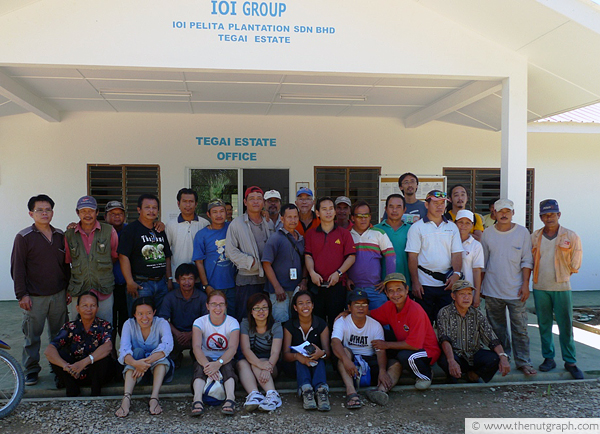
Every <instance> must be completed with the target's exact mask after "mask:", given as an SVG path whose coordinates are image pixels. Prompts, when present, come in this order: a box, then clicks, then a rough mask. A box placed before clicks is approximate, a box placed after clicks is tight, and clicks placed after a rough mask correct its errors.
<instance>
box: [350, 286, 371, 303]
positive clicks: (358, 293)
mask: <svg viewBox="0 0 600 434" xmlns="http://www.w3.org/2000/svg"><path fill="white" fill-rule="evenodd" d="M347 300H348V304H350V303H352V302H353V301H358V300H367V301H369V296H368V295H367V291H365V290H363V289H355V290H354V291H351V292H349V293H348V297H347Z"/></svg>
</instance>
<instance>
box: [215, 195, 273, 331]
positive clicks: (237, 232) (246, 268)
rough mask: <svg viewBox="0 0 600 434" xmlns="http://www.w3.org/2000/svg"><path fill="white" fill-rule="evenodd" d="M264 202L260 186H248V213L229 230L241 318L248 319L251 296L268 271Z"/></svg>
mask: <svg viewBox="0 0 600 434" xmlns="http://www.w3.org/2000/svg"><path fill="white" fill-rule="evenodd" d="M264 204H265V201H264V198H263V191H262V189H261V188H260V187H257V186H255V185H254V186H252V187H248V188H247V189H246V191H245V193H244V205H245V206H246V212H245V213H244V214H242V215H241V216H238V217H236V218H234V219H233V221H232V222H231V223H230V224H229V228H228V229H227V238H226V240H225V254H226V255H227V257H228V258H229V259H230V260H231V262H233V264H234V265H235V266H236V267H237V269H238V273H237V276H236V278H235V286H236V288H235V314H234V315H233V316H234V317H235V318H236V319H237V320H238V321H241V320H242V318H245V317H246V315H247V313H246V303H247V301H248V298H249V297H250V296H251V295H253V294H256V293H258V292H262V291H263V290H264V287H265V281H266V278H265V271H264V269H263V267H262V263H261V258H262V255H263V250H264V247H265V244H266V243H267V240H268V239H269V237H270V236H271V233H272V231H271V227H270V225H269V222H267V220H266V219H265V218H264V217H263V216H262V210H263V206H264Z"/></svg>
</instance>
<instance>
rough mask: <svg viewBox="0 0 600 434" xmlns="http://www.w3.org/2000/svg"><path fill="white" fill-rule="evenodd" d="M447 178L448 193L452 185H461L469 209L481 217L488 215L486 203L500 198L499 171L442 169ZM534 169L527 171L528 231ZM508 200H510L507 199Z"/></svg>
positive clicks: (530, 228)
mask: <svg viewBox="0 0 600 434" xmlns="http://www.w3.org/2000/svg"><path fill="white" fill-rule="evenodd" d="M444 175H445V176H446V177H447V185H448V191H450V189H451V188H452V186H453V185H456V184H462V185H464V186H465V187H466V188H467V189H468V190H469V193H470V194H469V203H468V204H467V209H471V210H473V211H475V212H477V213H479V214H481V215H485V214H488V213H489V209H488V202H489V201H490V200H492V199H496V198H499V197H500V169H477V168H469V167H465V168H449V167H445V168H444ZM534 179H535V169H527V204H526V207H527V209H526V217H525V225H526V227H527V229H529V230H530V231H531V230H532V229H533V217H534V213H533V191H534ZM509 199H510V198H509Z"/></svg>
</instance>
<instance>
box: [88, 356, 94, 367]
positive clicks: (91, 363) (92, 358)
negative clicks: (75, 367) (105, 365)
mask: <svg viewBox="0 0 600 434" xmlns="http://www.w3.org/2000/svg"><path fill="white" fill-rule="evenodd" d="M88 357H89V358H90V365H93V364H94V356H92V355H91V354H89V355H88Z"/></svg>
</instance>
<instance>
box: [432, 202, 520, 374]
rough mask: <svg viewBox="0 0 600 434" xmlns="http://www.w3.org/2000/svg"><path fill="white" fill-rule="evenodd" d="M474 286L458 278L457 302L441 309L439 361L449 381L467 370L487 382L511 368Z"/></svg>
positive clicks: (439, 320) (453, 290) (453, 293)
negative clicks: (476, 298)
mask: <svg viewBox="0 0 600 434" xmlns="http://www.w3.org/2000/svg"><path fill="white" fill-rule="evenodd" d="M459 212H460V211H459ZM474 290H475V288H474V286H473V284H471V282H468V281H466V280H459V281H457V282H456V283H455V284H454V285H452V300H454V302H453V303H451V304H449V305H448V306H446V307H444V308H442V309H441V310H440V312H439V313H438V317H437V327H438V336H439V338H438V339H439V342H440V346H441V347H442V354H441V356H440V358H439V360H438V365H439V366H440V368H442V369H443V371H444V372H445V373H446V377H447V378H448V382H449V383H456V382H457V380H458V379H460V378H461V377H462V376H463V375H465V374H466V375H467V379H468V380H469V381H470V382H477V381H478V380H479V379H480V378H481V379H482V380H483V381H484V382H486V383H487V382H489V381H490V380H491V379H492V377H493V376H494V375H495V374H496V372H497V371H500V372H501V373H502V376H503V377H504V376H505V375H506V374H508V373H509V372H510V363H509V361H508V355H507V354H506V353H505V352H504V349H503V348H502V345H501V344H500V340H499V339H498V337H497V336H496V334H495V333H494V330H492V327H491V326H490V324H489V323H488V321H487V319H486V318H485V315H484V314H483V313H482V312H481V311H480V310H479V309H476V308H474V307H473V304H472V303H473V292H474ZM485 347H488V348H489V349H486V348H485Z"/></svg>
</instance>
